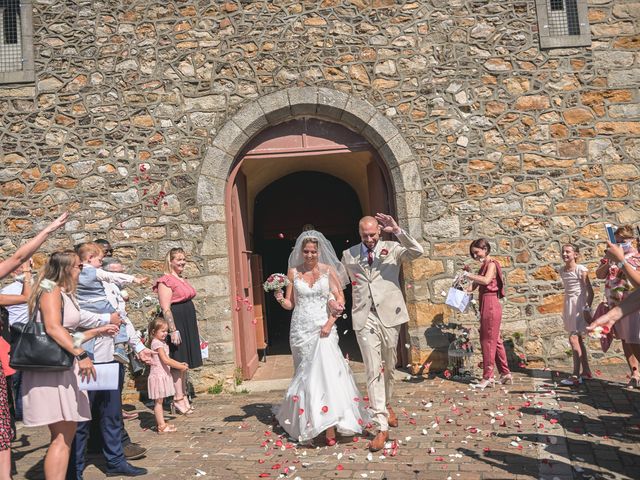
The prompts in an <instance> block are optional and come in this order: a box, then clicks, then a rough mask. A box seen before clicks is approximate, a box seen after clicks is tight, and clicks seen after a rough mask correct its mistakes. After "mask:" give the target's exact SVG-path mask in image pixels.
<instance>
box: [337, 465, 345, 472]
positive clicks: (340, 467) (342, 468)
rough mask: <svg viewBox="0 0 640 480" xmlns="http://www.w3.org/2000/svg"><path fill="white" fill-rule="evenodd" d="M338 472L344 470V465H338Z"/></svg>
mask: <svg viewBox="0 0 640 480" xmlns="http://www.w3.org/2000/svg"><path fill="white" fill-rule="evenodd" d="M336 470H338V471H342V470H344V467H343V466H342V465H338V466H337V467H336Z"/></svg>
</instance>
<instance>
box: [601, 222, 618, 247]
mask: <svg viewBox="0 0 640 480" xmlns="http://www.w3.org/2000/svg"><path fill="white" fill-rule="evenodd" d="M604 228H605V229H606V231H607V240H609V241H610V242H611V243H614V244H615V243H617V242H616V235H615V232H616V231H615V229H614V228H613V225H611V224H610V223H605V225H604Z"/></svg>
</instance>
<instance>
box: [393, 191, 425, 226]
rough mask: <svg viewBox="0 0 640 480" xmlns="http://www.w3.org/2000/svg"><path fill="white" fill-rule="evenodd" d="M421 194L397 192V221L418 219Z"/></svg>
mask: <svg viewBox="0 0 640 480" xmlns="http://www.w3.org/2000/svg"><path fill="white" fill-rule="evenodd" d="M421 203H422V192H397V193H396V210H397V215H398V219H401V220H402V219H405V220H406V219H409V218H418V219H419V218H420V210H421Z"/></svg>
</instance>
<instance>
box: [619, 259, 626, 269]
mask: <svg viewBox="0 0 640 480" xmlns="http://www.w3.org/2000/svg"><path fill="white" fill-rule="evenodd" d="M625 263H627V261H626V260H625V259H624V258H623V259H622V261H621V262H618V263H617V264H616V265H618V268H623V267H624V264H625Z"/></svg>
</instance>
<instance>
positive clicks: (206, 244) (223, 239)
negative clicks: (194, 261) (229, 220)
mask: <svg viewBox="0 0 640 480" xmlns="http://www.w3.org/2000/svg"><path fill="white" fill-rule="evenodd" d="M228 253H229V252H228V251H227V230H226V226H225V224H224V223H214V224H212V225H209V228H208V229H207V234H206V235H205V237H204V240H203V242H202V248H201V249H200V255H202V256H224V255H228ZM194 286H195V285H194ZM217 295H223V294H222V293H218V294H217Z"/></svg>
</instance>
